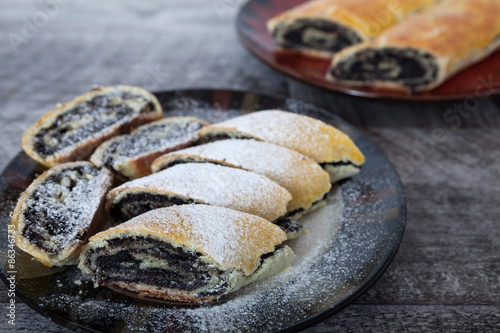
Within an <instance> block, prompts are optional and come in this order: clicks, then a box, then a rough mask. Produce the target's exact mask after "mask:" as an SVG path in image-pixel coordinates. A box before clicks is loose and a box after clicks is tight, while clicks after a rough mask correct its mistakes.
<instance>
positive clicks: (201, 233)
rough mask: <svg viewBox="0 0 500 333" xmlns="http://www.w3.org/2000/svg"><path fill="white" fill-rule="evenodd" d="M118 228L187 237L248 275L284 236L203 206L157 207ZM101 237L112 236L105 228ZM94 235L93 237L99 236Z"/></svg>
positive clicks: (258, 221) (249, 218) (262, 223)
mask: <svg viewBox="0 0 500 333" xmlns="http://www.w3.org/2000/svg"><path fill="white" fill-rule="evenodd" d="M117 228H118V229H119V230H130V231H134V230H148V231H150V232H152V233H154V234H161V235H165V237H167V238H168V239H170V240H171V241H173V242H174V243H177V242H178V241H179V240H187V241H188V243H189V244H190V246H193V247H194V248H195V249H196V250H197V251H199V252H201V253H204V254H205V255H207V256H208V257H209V258H211V259H212V260H213V261H214V262H215V263H217V264H218V265H219V266H220V267H222V268H224V269H230V268H234V267H236V268H239V269H242V270H243V271H245V273H246V274H247V275H250V274H251V273H252V272H253V271H254V270H255V269H256V268H257V265H258V258H259V257H260V256H261V255H262V254H264V253H267V252H272V251H273V250H274V246H275V245H278V244H280V243H281V242H282V241H284V240H285V239H286V235H285V233H284V232H283V231H282V230H281V229H280V228H279V227H277V226H275V225H274V224H272V223H269V222H268V221H266V220H263V219H262V218H259V217H257V216H254V215H250V214H245V213H242V212H239V211H235V210H232V209H225V208H221V207H214V206H207V205H182V206H174V207H168V208H160V209H155V210H152V211H149V212H147V213H144V214H142V215H139V216H137V217H135V218H133V219H132V220H130V221H128V222H125V223H124V224H122V225H119V226H118V227H117ZM104 235H105V236H108V237H109V236H113V233H112V230H108V231H106V232H105V234H104ZM100 238H102V236H97V237H95V239H100Z"/></svg>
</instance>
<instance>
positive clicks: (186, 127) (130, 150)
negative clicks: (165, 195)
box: [90, 117, 208, 180]
mask: <svg viewBox="0 0 500 333" xmlns="http://www.w3.org/2000/svg"><path fill="white" fill-rule="evenodd" d="M205 125H208V123H207V122H205V121H203V120H200V119H198V118H195V117H171V118H165V119H162V120H158V121H155V122H152V123H149V124H146V125H142V126H140V127H138V128H137V129H135V130H134V131H133V132H132V133H131V134H125V135H120V136H118V137H116V138H113V139H111V140H108V141H106V142H104V143H103V144H101V145H100V146H99V147H98V148H97V149H96V151H95V152H94V154H92V156H91V158H90V160H91V161H92V163H94V164H95V165H97V166H106V167H108V168H109V169H111V170H112V171H114V172H115V173H116V174H117V176H118V177H119V178H120V179H124V180H128V179H136V178H140V177H144V176H147V175H149V174H151V163H152V162H153V161H154V160H155V159H156V158H157V157H159V156H161V155H163V154H166V153H168V152H171V151H174V150H178V149H182V148H185V147H188V146H191V145H192V144H194V143H195V142H196V141H197V140H198V130H199V129H200V128H202V127H203V126H205Z"/></svg>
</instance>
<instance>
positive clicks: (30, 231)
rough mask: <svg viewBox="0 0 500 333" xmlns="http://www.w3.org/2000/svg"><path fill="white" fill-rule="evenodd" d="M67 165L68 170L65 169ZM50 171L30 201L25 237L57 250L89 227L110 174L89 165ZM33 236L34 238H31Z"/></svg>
mask: <svg viewBox="0 0 500 333" xmlns="http://www.w3.org/2000/svg"><path fill="white" fill-rule="evenodd" d="M66 166H67V167H66ZM66 166H64V165H63V166H62V167H57V168H55V169H53V170H51V171H49V172H48V173H47V174H46V175H45V176H44V179H43V182H42V183H41V184H40V185H38V186H37V187H36V189H35V190H34V191H33V193H31V195H30V196H29V197H28V198H27V207H28V208H27V209H26V210H25V211H24V217H25V220H26V227H25V230H23V233H24V235H25V237H27V238H28V239H29V240H31V241H33V242H34V241H38V239H39V238H38V237H37V236H36V235H40V236H42V240H40V242H42V244H38V245H42V246H44V247H45V248H47V249H50V250H51V251H58V250H59V249H62V248H63V247H65V246H67V245H68V244H70V243H72V242H73V241H75V239H76V238H77V237H78V236H79V234H80V233H81V232H82V231H83V230H86V228H88V227H89V225H90V223H91V221H92V219H93V217H94V214H95V213H96V211H97V209H98V207H99V205H100V203H101V200H102V198H103V196H104V195H105V192H106V191H107V188H108V186H109V182H110V175H109V174H107V173H105V172H102V171H101V170H99V169H97V168H95V167H94V166H92V165H91V164H90V163H88V162H78V163H69V164H67V165H66ZM32 237H33V239H31V238H32Z"/></svg>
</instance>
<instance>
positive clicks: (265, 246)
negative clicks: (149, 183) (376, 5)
mask: <svg viewBox="0 0 500 333" xmlns="http://www.w3.org/2000/svg"><path fill="white" fill-rule="evenodd" d="M285 239H286V236H285V233H284V232H283V231H282V230H281V229H280V228H278V227H277V226H275V225H274V224H272V223H270V222H268V221H266V220H264V219H262V218H259V217H257V216H254V215H250V214H246V213H242V212H238V211H235V210H231V209H227V208H221V207H214V206H206V205H184V206H175V207H169V208H160V209H156V210H153V211H150V212H147V213H145V214H142V215H140V216H138V217H136V218H134V219H132V220H130V221H128V222H126V223H123V224H121V225H119V226H117V227H114V228H111V229H108V230H106V231H104V232H101V233H99V234H97V235H95V236H94V237H92V238H91V239H90V242H89V244H88V245H87V246H86V248H85V252H83V253H82V254H81V260H80V265H79V267H80V269H81V270H82V271H83V272H84V273H86V274H91V275H94V279H95V280H96V282H99V283H100V284H103V285H105V284H116V285H119V286H121V287H124V288H127V289H130V290H134V291H138V292H139V293H140V295H142V296H145V295H148V296H154V297H163V298H167V299H173V300H183V301H193V302H204V301H210V300H213V299H215V298H217V297H220V296H221V295H223V294H226V293H229V292H232V291H235V290H237V289H239V288H241V287H242V286H243V285H245V284H247V283H250V282H253V281H255V280H257V279H261V278H265V277H268V276H270V275H274V274H277V273H279V272H280V271H282V270H284V269H286V268H287V267H289V266H290V264H291V261H292V260H293V257H294V255H293V251H292V250H291V249H290V248H289V247H287V246H284V247H281V248H279V249H278V248H276V247H277V246H278V245H280V244H281V243H282V242H283V241H284V240H285ZM264 254H266V257H265V258H264V257H262V256H263V255H264ZM112 256H114V257H112ZM106 257H108V258H109V257H112V258H110V259H109V260H106ZM113 261H114V262H113ZM120 264H121V266H120ZM133 266H136V267H134V268H132V269H133V270H130V269H131V268H130V267H133ZM153 272H156V273H155V276H157V278H156V279H151V278H150V276H151V273H153Z"/></svg>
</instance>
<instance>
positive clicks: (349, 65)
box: [327, 47, 439, 92]
mask: <svg viewBox="0 0 500 333" xmlns="http://www.w3.org/2000/svg"><path fill="white" fill-rule="evenodd" d="M438 74H439V73H438V64H437V59H436V57H435V56H433V55H432V54H430V53H428V52H424V51H421V50H417V49H412V48H395V47H382V48H368V47H363V48H361V49H359V50H356V51H353V52H348V53H343V54H339V55H338V56H336V57H334V59H333V62H332V65H331V67H330V68H329V70H328V74H327V79H329V80H330V81H337V82H342V83H346V84H351V85H360V86H378V87H389V88H399V89H402V90H407V91H411V92H413V91H424V90H429V89H431V88H433V87H434V86H435V85H436V82H437V81H438Z"/></svg>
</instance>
